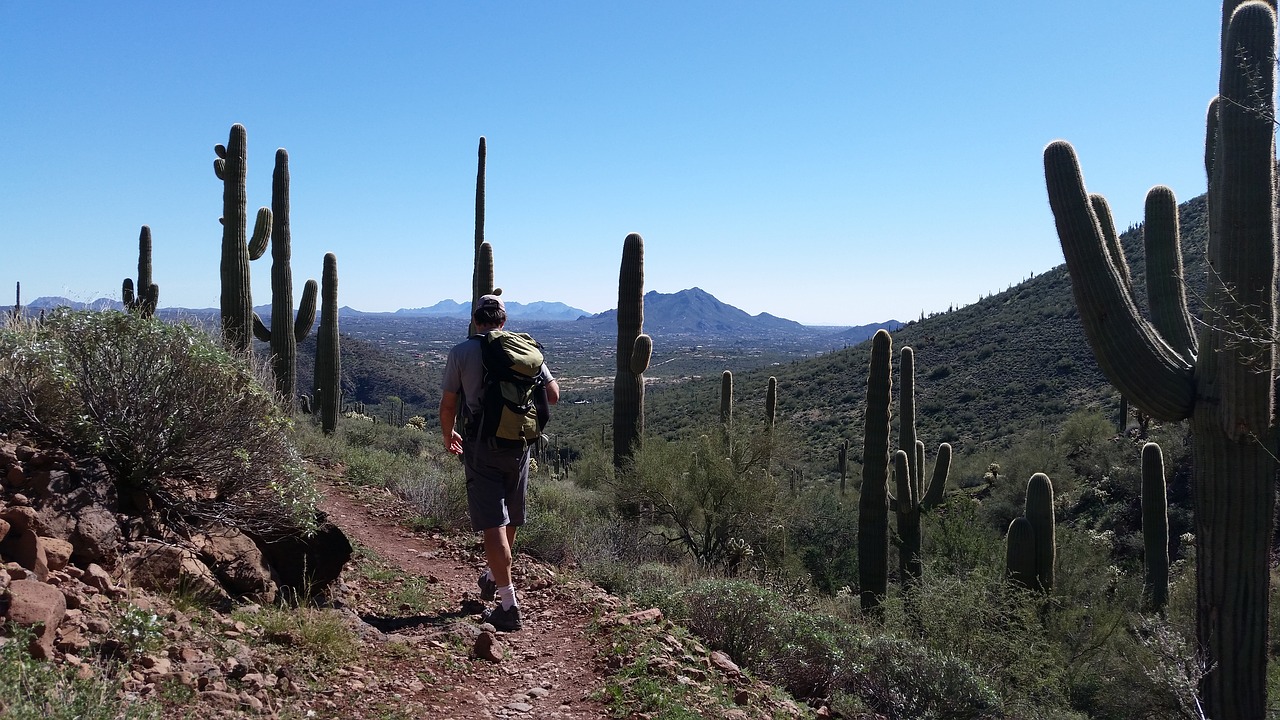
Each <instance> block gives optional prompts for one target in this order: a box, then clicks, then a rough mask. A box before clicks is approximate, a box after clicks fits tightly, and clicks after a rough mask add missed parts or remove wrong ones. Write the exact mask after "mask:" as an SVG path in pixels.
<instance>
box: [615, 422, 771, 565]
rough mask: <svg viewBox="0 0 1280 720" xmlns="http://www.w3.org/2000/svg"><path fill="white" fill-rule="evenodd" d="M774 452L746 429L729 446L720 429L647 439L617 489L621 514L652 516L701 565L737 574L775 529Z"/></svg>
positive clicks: (762, 438)
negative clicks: (771, 455)
mask: <svg viewBox="0 0 1280 720" xmlns="http://www.w3.org/2000/svg"><path fill="white" fill-rule="evenodd" d="M771 444H772V443H771V442H770V439H769V438H768V436H767V435H765V434H763V433H751V432H750V431H749V429H748V428H745V427H743V428H740V429H739V430H736V431H735V435H734V437H733V438H732V440H731V441H729V442H726V441H725V439H724V438H723V436H722V435H721V431H720V429H719V428H718V427H717V428H715V429H712V430H710V431H709V432H708V433H707V434H704V435H701V436H700V437H698V438H697V439H696V440H684V441H664V440H660V439H656V438H647V439H646V440H645V443H644V445H643V446H642V447H641V448H639V449H638V450H637V452H636V453H635V455H634V458H633V462H632V464H631V466H630V467H629V468H628V469H627V471H626V472H623V473H619V474H618V476H617V477H616V478H615V481H614V483H613V490H614V493H615V497H616V498H617V502H618V506H619V509H620V510H622V511H624V512H637V511H639V512H643V513H645V514H646V516H647V517H650V518H651V519H652V521H653V523H654V525H656V526H659V527H660V528H661V529H662V532H663V533H664V535H665V537H666V539H667V541H668V542H669V543H671V544H673V545H676V546H679V547H680V548H682V549H683V550H684V551H685V552H686V553H688V555H689V556H690V557H691V558H693V559H694V560H695V561H696V562H698V563H700V564H702V565H705V566H707V567H718V568H723V569H725V570H728V571H729V572H736V571H737V570H738V569H739V566H740V565H741V564H742V563H743V562H744V559H745V558H746V557H747V556H749V555H750V554H751V553H754V552H755V549H756V548H759V547H761V543H762V542H763V541H764V539H765V538H764V535H765V534H766V533H767V532H768V531H769V530H770V528H772V527H773V525H774V523H773V522H772V520H773V513H774V512H775V510H776V507H777V502H778V485H777V481H776V480H775V478H774V477H773V476H772V474H770V473H769V472H767V471H766V465H767V463H768V461H769V453H770V450H771ZM747 549H750V550H751V553H748V552H745V550H747Z"/></svg>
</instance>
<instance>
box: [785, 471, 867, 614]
mask: <svg viewBox="0 0 1280 720" xmlns="http://www.w3.org/2000/svg"><path fill="white" fill-rule="evenodd" d="M787 533H788V536H789V538H790V547H791V552H793V553H794V554H795V556H796V558H797V559H798V561H799V562H800V564H801V565H802V566H803V567H804V570H805V571H806V572H807V574H808V575H809V577H810V579H811V580H812V582H813V584H814V586H816V587H817V588H818V589H819V590H821V591H822V592H824V593H827V594H833V593H835V592H836V591H837V590H838V589H840V588H841V587H844V586H846V585H857V580H858V544H857V539H858V503H857V496H856V495H853V494H849V495H846V496H843V497H842V496H841V495H840V494H839V490H838V489H827V488H822V489H819V490H817V491H814V492H811V493H805V494H804V495H802V496H801V497H800V498H798V499H797V501H796V502H795V503H794V505H793V507H792V511H791V518H790V521H789V522H788V523H787Z"/></svg>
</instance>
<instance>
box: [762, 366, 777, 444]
mask: <svg viewBox="0 0 1280 720" xmlns="http://www.w3.org/2000/svg"><path fill="white" fill-rule="evenodd" d="M777 421H778V378H776V377H773V376H772V375H770V376H769V387H768V389H766V390H765V391H764V423H765V427H767V428H768V429H769V431H770V432H772V431H773V427H774V425H776V424H777Z"/></svg>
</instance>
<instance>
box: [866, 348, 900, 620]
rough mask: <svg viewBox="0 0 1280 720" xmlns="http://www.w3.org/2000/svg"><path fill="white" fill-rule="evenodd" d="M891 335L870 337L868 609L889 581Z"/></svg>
mask: <svg viewBox="0 0 1280 720" xmlns="http://www.w3.org/2000/svg"><path fill="white" fill-rule="evenodd" d="M892 356H893V339H892V338H890V337H889V333H888V332H886V331H885V330H877V331H876V334H875V335H874V336H873V337H872V338H871V366H870V368H869V370H868V372H867V414H866V419H865V421H864V428H863V434H862V443H863V444H862V492H861V494H860V495H859V497H858V589H859V597H860V601H861V604H862V611H863V612H864V613H877V612H879V609H880V603H881V601H882V600H884V597H885V594H886V593H887V592H888V589H889V588H888V584H889V487H888V483H889V420H890V401H891V395H892V393H893V374H892V370H893V368H892V367H891V364H892V363H891V361H892Z"/></svg>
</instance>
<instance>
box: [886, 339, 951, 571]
mask: <svg viewBox="0 0 1280 720" xmlns="http://www.w3.org/2000/svg"><path fill="white" fill-rule="evenodd" d="M898 375H899V377H900V378H901V380H902V388H901V390H900V391H899V393H898V395H899V397H898V404H899V405H900V406H901V412H900V414H899V416H898V452H899V453H901V454H902V462H901V464H899V463H898V462H897V459H896V458H895V462H894V473H895V475H896V476H897V478H896V481H897V482H896V487H897V491H896V492H897V496H896V497H895V498H892V501H891V503H890V504H891V505H892V506H893V507H894V508H895V509H896V510H897V513H898V538H899V543H900V544H899V547H898V567H899V569H900V570H901V572H902V578H901V579H902V585H903V587H904V588H906V587H909V586H911V585H912V584H914V583H915V582H917V581H918V580H919V579H920V574H921V571H922V569H923V567H924V563H923V562H922V561H921V558H920V548H921V546H922V542H921V538H920V511H921V510H928V509H929V508H931V507H934V506H935V505H937V504H939V503H941V502H942V497H943V491H944V490H945V488H946V485H947V475H948V474H949V473H950V470H951V446H950V445H949V444H947V443H942V444H941V445H939V446H938V457H937V458H936V459H935V460H934V465H933V474H932V477H931V481H930V483H929V484H928V486H927V487H926V485H925V482H924V465H925V453H924V442H923V441H921V440H920V438H919V436H918V434H917V432H916V390H915V388H916V363H915V352H914V351H913V350H912V349H911V348H909V347H904V348H902V352H901V360H900V362H899V366H898Z"/></svg>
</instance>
